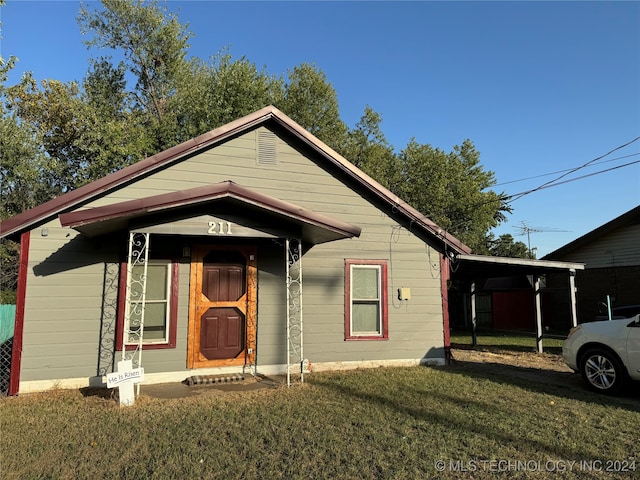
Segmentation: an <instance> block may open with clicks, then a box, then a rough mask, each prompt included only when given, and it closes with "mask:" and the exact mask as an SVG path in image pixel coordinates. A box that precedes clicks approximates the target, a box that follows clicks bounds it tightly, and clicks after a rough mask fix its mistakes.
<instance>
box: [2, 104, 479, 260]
mask: <svg viewBox="0 0 640 480" xmlns="http://www.w3.org/2000/svg"><path fill="white" fill-rule="evenodd" d="M268 120H272V121H275V122H277V124H278V125H279V126H280V127H282V128H284V129H285V130H287V131H289V132H290V133H292V134H293V135H294V136H296V137H297V138H298V139H299V140H301V141H302V142H304V143H305V144H307V145H308V146H309V147H311V148H312V149H313V150H315V151H316V152H318V153H319V154H320V155H322V156H323V157H325V158H327V159H328V160H329V161H331V162H332V163H333V164H334V165H336V166H337V167H339V168H340V169H341V170H342V171H344V172H345V173H346V174H347V175H349V176H350V177H351V178H353V179H355V180H356V181H357V182H358V183H359V184H360V185H362V186H363V187H364V188H366V189H368V190H369V191H371V192H373V193H374V194H375V195H376V196H378V197H379V198H380V199H382V200H383V201H384V202H386V203H387V204H388V205H389V206H390V207H392V208H393V209H394V210H395V211H397V212H399V213H401V214H403V215H404V216H405V217H407V218H408V220H409V221H410V222H412V223H414V224H416V226H419V227H421V228H423V229H425V230H426V231H427V232H429V233H431V234H432V235H434V236H435V237H437V238H439V239H440V241H442V242H443V243H444V244H446V245H449V247H450V248H452V249H454V250H455V251H456V252H458V253H470V252H471V249H470V248H469V247H467V246H466V245H465V244H463V243H462V242H461V241H460V240H458V239H457V238H455V237H453V236H451V235H448V234H447V232H445V231H444V230H442V229H441V228H440V227H438V226H437V225H436V224H435V223H433V222H432V221H431V220H430V219H428V218H427V217H425V216H424V215H422V214H421V213H420V212H419V211H418V210H416V209H415V208H413V207H412V206H411V205H409V204H407V203H405V202H404V201H402V200H401V199H400V198H399V197H398V196H396V195H395V194H393V193H392V192H391V191H389V190H388V189H386V188H384V187H383V186H382V185H380V184H379V183H378V182H376V181H375V180H373V179H372V178H371V177H369V176H368V175H366V174H365V173H364V172H362V171H361V170H360V169H358V168H357V167H356V166H355V165H353V164H351V163H350V162H349V161H347V160H346V159H345V158H343V157H342V156H341V155H340V154H338V153H337V152H336V151H335V150H333V149H332V148H331V147H329V146H328V145H326V144H325V143H323V142H322V141H320V140H319V139H317V138H316V137H315V136H313V135H312V134H311V133H309V132H308V131H307V130H305V129H304V128H302V127H301V126H300V125H298V124H297V123H295V122H294V121H293V120H292V119H290V118H289V117H288V116H287V115H285V114H284V113H282V112H281V111H280V110H278V109H277V108H275V107H273V106H268V107H265V108H263V109H261V110H258V111H257V112H254V113H251V114H249V115H247V116H245V117H243V118H240V119H238V120H235V121H233V122H231V123H228V124H227V125H224V126H222V127H219V128H216V129H215V130H212V131H210V132H208V133H205V134H203V135H200V136H199V137H196V138H194V139H192V140H188V141H186V142H184V143H181V144H180V145H177V146H175V147H172V148H170V149H168V150H165V151H164V152H160V153H158V154H156V155H154V156H152V157H148V158H146V159H144V160H142V161H140V162H138V163H135V164H133V165H130V166H129V167H126V168H124V169H122V170H119V171H117V172H115V173H112V174H110V175H107V176H106V177H104V178H101V179H99V180H96V181H95V182H92V183H89V184H87V185H84V186H83V187H80V188H78V189H76V190H73V191H71V192H68V193H66V194H64V195H62V196H60V197H58V198H55V199H53V200H51V201H49V202H47V203H44V204H42V205H40V206H38V207H35V208H33V209H31V210H28V211H26V212H23V213H21V214H19V215H16V216H15V217H12V218H9V219H7V220H5V221H4V222H2V223H0V237H5V236H9V235H16V234H18V233H21V232H22V231H24V230H26V229H28V228H30V227H31V226H32V225H34V224H36V223H38V222H41V221H46V220H47V219H49V218H51V217H53V216H54V215H57V214H59V213H61V212H64V211H65V210H69V209H71V208H74V207H76V206H78V205H80V204H82V203H86V202H88V201H90V200H91V199H93V198H94V197H96V196H98V195H101V194H105V193H107V192H110V191H112V190H114V189H116V188H118V187H119V186H121V185H123V184H124V183H126V182H129V181H131V180H133V179H135V178H137V177H139V176H142V175H148V174H150V173H152V172H153V171H155V170H157V169H159V168H162V167H164V166H165V165H167V164H170V163H172V162H174V161H177V160H179V159H180V158H182V157H184V156H186V155H189V154H192V153H195V152H197V151H199V150H201V149H204V148H208V147H211V146H213V145H214V144H216V143H219V142H222V141H224V140H226V139H228V138H229V137H231V136H233V135H236V134H238V133H240V132H243V131H246V130H249V129H251V128H253V127H255V126H256V125H260V124H262V123H265V122H266V121H268Z"/></svg>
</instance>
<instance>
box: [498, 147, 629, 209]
mask: <svg viewBox="0 0 640 480" xmlns="http://www.w3.org/2000/svg"><path fill="white" fill-rule="evenodd" d="M638 140H640V136H638V137H636V138H634V139H633V140H631V141H629V142H627V143H625V144H624V145H620V146H619V147H616V148H614V149H612V150H610V151H608V152H607V153H605V154H604V155H600V156H599V157H596V158H594V159H593V160H589V161H588V162H587V163H585V164H584V165H580V166H579V167H576V168H572V169H571V170H569V171H568V172H566V173H563V174H562V175H560V176H559V177H557V178H555V179H553V180H549V181H548V182H546V183H543V184H542V185H540V186H539V187H536V188H533V189H531V190H527V191H526V192H522V193H518V194H516V195H510V196H508V197H507V199H508V200H510V202H514V201H516V200H518V199H520V198H522V197H524V196H525V195H529V194H530V193H533V192H537V191H538V190H542V189H543V188H548V187H550V186H554V184H556V182H558V180H560V179H562V178H564V177H566V176H567V175H570V174H572V173H574V172H577V171H578V170H580V169H582V168H585V167H587V166H589V165H591V164H592V163H595V162H597V161H598V160H602V159H603V158H604V157H607V156H609V155H611V154H612V153H613V152H616V151H618V150H620V149H622V148H624V147H627V146H629V145H631V144H632V143H634V142H637V141H638ZM558 185H559V184H558Z"/></svg>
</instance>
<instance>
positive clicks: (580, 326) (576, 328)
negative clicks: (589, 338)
mask: <svg viewBox="0 0 640 480" xmlns="http://www.w3.org/2000/svg"><path fill="white" fill-rule="evenodd" d="M581 328H582V325H578V326H577V327H573V328H572V329H571V330H569V333H568V335H567V340H569V338H570V337H571V335H573V334H574V333H576V332H577V331H578V330H580V329H581Z"/></svg>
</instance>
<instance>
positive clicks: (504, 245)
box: [483, 233, 530, 258]
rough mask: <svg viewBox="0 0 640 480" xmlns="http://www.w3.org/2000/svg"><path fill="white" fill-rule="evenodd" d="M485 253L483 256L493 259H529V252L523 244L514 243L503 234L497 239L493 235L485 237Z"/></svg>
mask: <svg viewBox="0 0 640 480" xmlns="http://www.w3.org/2000/svg"><path fill="white" fill-rule="evenodd" d="M487 243H488V246H487V251H486V252H483V253H484V254H488V255H492V256H494V257H510V258H530V255H529V250H528V248H527V246H526V245H525V244H524V243H523V242H516V241H514V238H513V236H511V235H509V234H508V233H505V234H504V235H500V237H498V239H496V238H495V236H494V235H493V234H489V235H488V236H487Z"/></svg>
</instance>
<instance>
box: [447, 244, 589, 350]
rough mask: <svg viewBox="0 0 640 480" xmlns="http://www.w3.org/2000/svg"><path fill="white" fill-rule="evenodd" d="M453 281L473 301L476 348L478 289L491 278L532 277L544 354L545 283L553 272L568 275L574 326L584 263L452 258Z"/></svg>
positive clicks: (538, 342) (537, 327) (537, 329)
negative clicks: (578, 274)
mask: <svg viewBox="0 0 640 480" xmlns="http://www.w3.org/2000/svg"><path fill="white" fill-rule="evenodd" d="M450 266H451V268H450V272H451V273H450V280H451V281H457V282H460V283H462V284H463V285H465V287H466V289H467V290H466V291H467V292H468V294H469V295H470V299H471V302H470V303H471V314H470V316H471V330H472V340H473V345H474V346H475V345H477V331H476V329H477V293H478V290H477V287H478V285H482V284H484V283H485V282H486V281H487V280H488V279H498V278H505V277H516V276H527V277H531V279H532V282H531V283H532V285H533V290H534V304H533V305H532V307H533V308H534V312H535V332H536V350H537V351H538V352H539V353H542V334H543V328H542V325H543V321H542V320H543V319H542V307H541V283H540V279H541V277H542V276H544V275H548V274H551V273H554V274H558V273H560V274H566V277H567V282H568V295H569V299H568V300H569V305H570V309H571V313H570V314H571V325H572V326H576V325H577V323H578V319H577V314H576V283H575V277H576V271H577V270H584V264H583V263H569V262H555V261H548V260H529V259H522V258H506V257H490V256H484V255H467V254H460V255H453V256H450Z"/></svg>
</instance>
